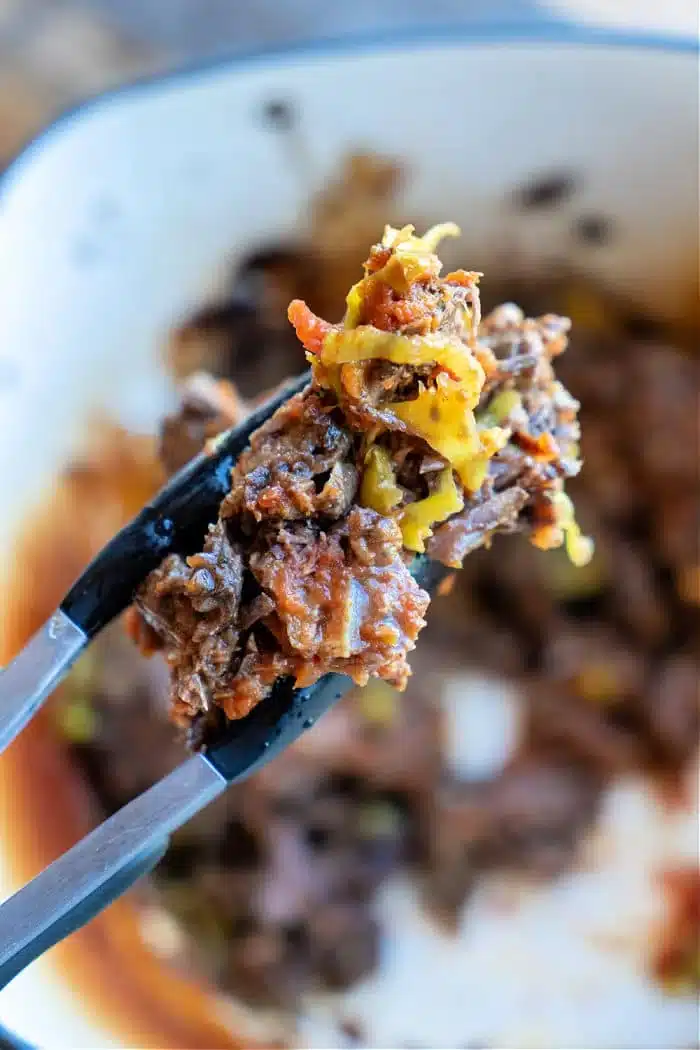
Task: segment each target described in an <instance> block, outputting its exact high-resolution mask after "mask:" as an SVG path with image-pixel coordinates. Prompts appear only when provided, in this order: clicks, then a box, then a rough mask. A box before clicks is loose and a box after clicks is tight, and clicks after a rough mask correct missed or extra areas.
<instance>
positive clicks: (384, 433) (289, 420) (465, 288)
mask: <svg viewBox="0 0 700 1050" xmlns="http://www.w3.org/2000/svg"><path fill="white" fill-rule="evenodd" d="M411 253H413V254H411ZM411 260H413V261H411ZM431 260H432V261H431ZM406 266H408V267H409V269H408V270H405V271H404V269H403V268H405V267H406ZM392 267H393V270H392V271H391V272H392V273H393V276H392V277H391V278H390V279H389V277H385V276H384V275H385V273H386V274H389V271H390V270H391V268H392ZM439 269H440V263H439V260H438V259H437V257H436V256H435V255H433V254H432V249H429V248H427V247H426V242H422V241H421V240H420V239H417V238H415V237H413V234H412V228H411V227H406V228H404V229H403V230H392V229H391V228H390V227H387V230H386V232H385V239H384V241H382V244H381V245H377V246H375V247H374V248H373V249H372V251H371V252H370V257H369V259H368V261H367V263H366V264H365V276H364V278H363V280H362V281H361V282H360V284H358V285H356V286H355V289H354V290H353V292H352V293H351V296H350V297H349V299H348V302H350V300H351V298H352V297H354V299H353V301H354V302H355V303H356V306H355V307H354V309H355V311H356V313H355V315H354V316H353V318H352V319H351V320H350V321H348V322H347V324H345V325H336V326H332V325H330V324H329V323H328V322H327V321H324V320H323V319H321V318H319V317H316V316H315V315H314V314H313V313H312V312H311V311H310V310H309V308H308V307H307V306H306V304H304V303H301V302H299V301H294V302H292V304H291V305H290V308H289V317H290V320H291V321H292V323H293V325H294V327H295V329H296V331H297V335H298V336H299V339H300V340H301V341H302V343H303V345H304V346H305V348H306V350H307V353H308V354H309V355H310V356H311V357H312V358H313V369H312V382H311V384H310V386H309V387H307V389H306V390H304V391H302V392H301V393H299V394H297V395H296V396H294V397H292V398H290V399H289V400H288V401H287V402H286V403H285V404H284V405H282V407H281V408H279V409H278V410H277V411H276V412H275V413H274V415H273V416H272V417H271V418H270V419H269V420H268V421H267V422H266V423H264V424H263V426H261V427H260V428H259V429H258V430H257V431H256V433H255V434H253V436H252V438H251V441H250V447H249V449H248V450H247V451H245V452H244V453H243V454H242V455H241V456H240V458H239V460H238V462H237V463H236V465H235V467H234V469H233V471H232V476H231V489H230V491H229V493H228V494H227V495H226V497H225V498H224V500H223V501H222V503H221V506H220V509H219V520H218V522H217V523H216V525H214V526H212V528H211V530H210V533H209V536H208V538H207V541H206V544H205V549H204V551H203V552H202V553H201V554H198V555H192V556H190V557H188V558H182V557H180V556H177V555H172V556H170V557H169V558H167V559H166V560H165V561H164V563H163V564H162V565H161V566H160V567H159V568H158V569H157V570H156V571H155V572H154V573H152V575H151V576H150V577H149V579H148V580H147V581H146V582H145V583H144V585H143V586H142V587H141V589H140V591H139V593H138V594H137V596H136V608H137V610H138V612H139V614H140V617H141V623H139V622H138V621H134V620H133V618H132V625H131V626H132V633H133V634H134V637H135V638H136V640H137V641H139V642H140V644H141V645H142V647H143V648H144V649H146V650H148V651H152V650H153V649H155V648H158V647H162V648H163V649H164V651H165V655H166V659H167V662H168V665H169V667H170V672H171V676H172V711H173V717H174V719H175V720H176V722H177V723H178V724H179V725H182V726H183V727H185V728H186V727H188V726H189V725H190V724H191V723H192V722H193V720H195V719H196V720H197V721H198V729H197V731H196V732H193V733H191V734H190V740H195V739H196V740H200V739H202V740H203V739H205V738H206V731H207V728H208V727H209V728H211V727H215V725H216V722H215V719H213V716H211V715H210V713H209V712H210V710H211V708H212V707H219V708H221V709H222V710H223V712H224V714H225V715H226V717H227V718H240V717H243V716H244V715H246V714H247V713H248V712H249V711H250V710H251V708H252V707H253V706H254V705H255V704H257V703H258V702H260V700H262V699H264V697H265V696H267V695H268V693H269V692H270V690H271V689H272V687H273V685H274V683H275V682H276V681H277V680H278V679H279V678H281V677H284V676H291V677H292V678H293V679H294V680H295V682H296V684H297V686H299V687H303V686H307V685H311V684H312V683H313V682H315V681H316V680H317V679H318V678H320V677H321V676H322V675H324V674H326V673H328V672H330V671H338V672H341V673H344V674H347V675H350V676H351V677H352V678H353V679H354V680H355V682H356V683H358V684H364V683H366V682H367V681H368V679H369V678H370V677H373V676H374V677H379V678H383V679H384V680H385V681H387V682H389V683H391V684H392V685H394V686H397V687H398V688H400V689H403V688H404V687H405V685H406V682H407V679H408V676H409V674H410V668H409V665H408V662H407V654H408V653H409V652H410V651H411V650H412V649H413V647H414V645H415V641H416V638H417V636H418V633H419V632H420V630H421V628H422V627H423V625H424V622H425V621H424V614H425V611H426V609H427V605H428V601H429V598H428V595H427V594H426V593H425V592H424V591H422V590H421V589H420V588H419V587H418V586H417V584H416V583H415V581H414V580H413V578H412V576H411V574H410V571H409V563H410V557H409V554H410V552H422V551H424V550H425V551H427V553H428V555H429V556H430V557H432V558H436V559H438V560H441V561H443V562H444V563H445V564H446V565H449V566H454V567H458V566H460V565H461V563H462V560H463V559H464V558H465V556H466V555H467V554H469V553H471V552H472V551H474V550H476V549H477V548H478V547H480V546H483V545H488V543H489V541H490V539H491V537H492V536H493V535H494V534H495V533H496V532H513V531H516V530H519V531H523V532H526V533H529V534H530V535H531V537H532V539H533V542H536V543H538V544H539V545H541V546H556V545H557V544H559V543H561V542H562V541H563V538H564V532H563V531H562V529H560V528H559V515H560V513H561V511H560V510H559V509H557V505H556V502H555V501H556V498H557V497H558V496H561V495H562V494H563V493H562V484H563V481H564V480H565V479H566V478H568V477H571V476H573V475H574V474H575V473H576V472H577V470H578V466H579V463H578V459H577V453H576V450H575V447H574V446H575V442H576V441H577V440H578V437H579V431H578V425H577V423H576V412H577V410H578V403H577V402H576V401H575V400H574V399H573V398H572V397H571V396H570V395H569V394H568V393H567V392H566V391H565V390H564V388H563V387H562V386H561V384H560V383H558V382H557V381H556V380H555V376H554V370H553V365H552V359H553V357H554V356H556V355H558V354H559V353H561V351H562V350H563V349H564V348H565V345H566V334H567V332H568V322H567V321H566V320H565V319H562V318H559V317H556V316H555V315H545V316H544V317H541V318H539V319H538V320H527V319H525V318H524V316H523V314H522V313H521V312H520V311H519V310H518V308H517V307H514V306H505V307H501V308H500V310H497V311H496V312H495V313H494V314H492V315H491V316H490V317H487V318H486V320H485V321H484V323H483V330H482V331H481V332H479V333H478V334H479V338H480V341H477V338H476V336H477V332H478V326H479V320H480V308H479V294H478V289H477V281H478V275H477V274H475V273H473V272H470V271H462V270H459V271H454V272H453V273H452V274H448V276H447V278H444V279H441V278H439V276H438V275H439ZM404 272H405V273H406V274H409V275H410V276H408V277H404V278H402V280H403V283H404V285H405V286H406V287H405V289H404V290H403V291H402V292H398V291H397V290H396V287H397V282H398V283H399V284H400V283H401V282H399V279H398V277H397V274H399V273H404ZM392 282H393V283H392ZM348 310H350V307H348ZM330 332H332V333H333V334H334V336H335V338H336V343H334V344H333V345H334V346H335V345H341V343H338V342H337V340H341V341H342V340H343V339H345V340H346V342H347V347H346V350H345V357H343V358H342V359H341V361H342V363H340V364H334V363H333V360H331V359H329V358H327V357H325V358H324V354H327V353H330V350H328V347H327V344H326V342H325V340H326V336H327V335H328V333H330ZM377 336H380V338H381V339H384V342H383V343H381V346H380V345H379V344H378V343H377V340H376V337H377ZM394 338H398V339H399V344H398V346H399V351H396V350H395V348H393V344H391V340H392V339H394ZM387 339H388V340H389V342H387ZM424 339H425V340H427V342H425V344H423V342H422V340H424ZM372 340H374V342H372ZM431 340H433V341H432V342H431ZM375 347H378V348H379V352H375V349H374V348H375ZM383 348H386V350H384V349H383ZM341 349H342V347H341ZM396 352H399V353H400V356H399V359H398V360H393V359H392V354H395V353H396ZM401 355H402V356H403V358H406V355H408V358H407V360H408V361H411V358H412V357H415V358H416V360H415V361H414V362H411V363H406V361H402V356H401ZM426 357H427V358H428V360H427V361H426ZM430 358H433V360H430ZM431 396H434V397H435V398H442V399H443V400H444V404H445V406H446V407H445V411H447V413H448V415H447V422H445V423H444V424H443V428H444V427H446V428H447V430H445V437H449V435H450V428H454V427H461V428H462V429H461V430H460V431H458V432H459V433H460V435H461V437H460V440H461V441H463V443H464V449H465V453H464V454H463V455H462V457H461V458H460V455H459V449H458V448H456V445H455V441H454V439H453V441H452V444H448V445H445V444H444V439H443V440H440V437H439V435H435V436H434V435H432V431H431V429H430V427H431V426H432V427H433V429H435V428H434V423H432V424H428V422H427V420H426V421H424V422H421V421H420V415H419V416H418V417H417V421H416V422H415V423H411V422H410V420H409V421H408V422H406V421H405V420H404V419H403V417H402V416H401V410H402V409H403V408H405V406H406V405H408V406H410V405H411V404H412V403H415V404H416V405H421V404H422V403H424V402H425V399H426V398H429V397H431ZM499 398H500V401H499ZM504 398H505V401H504ZM431 404H433V405H434V406H435V407H436V409H437V401H433V402H431ZM462 405H463V406H464V408H462V407H460V406H462ZM499 405H500V408H499V407H498V406H499ZM504 405H506V407H505V409H504V408H503V406H504ZM469 406H472V407H473V409H474V410H475V412H476V415H474V414H473V412H472V409H471V408H470V407H469ZM494 406H496V407H494ZM239 409H240V403H239V402H238V401H237V400H236V397H235V395H234V394H233V392H232V390H231V389H230V388H229V387H228V386H223V385H222V384H221V383H215V382H213V381H207V380H206V379H205V378H203V377H201V376H199V377H197V378H196V379H195V381H193V382H191V383H190V384H189V385H188V386H187V387H186V389H185V392H184V396H183V402H182V407H181V410H180V412H179V413H178V415H177V416H175V417H171V418H170V419H168V420H166V423H165V425H164V429H163V435H162V450H163V453H164V454H165V455H166V457H167V460H168V462H167V464H166V465H167V466H168V467H170V468H171V469H172V468H173V467H174V466H176V465H179V464H180V462H181V459H182V457H183V456H185V455H186V454H188V453H189V452H190V451H192V450H196V449H198V448H199V447H201V445H202V442H203V440H206V435H211V434H212V432H213V431H215V430H216V428H217V427H221V426H223V425H225V423H226V422H227V421H229V420H230V419H231V418H233V415H234V413H235V411H236V410H239ZM425 411H426V412H427V411H428V410H427V408H426V410H425ZM494 413H497V415H495V416H494ZM431 418H434V417H431ZM470 420H471V423H470ZM496 423H498V424H500V425H501V426H502V427H505V428H506V429H500V430H499V428H498V427H497V426H494V424H496ZM425 426H427V427H428V429H427V430H423V429H421V428H422V427H425ZM470 426H471V431H470ZM479 426H482V427H483V429H481V430H480V429H479ZM482 435H484V436H483V437H482ZM501 435H502V436H501ZM431 441H432V442H433V443H432V444H431ZM484 441H485V442H486V444H483V442H484ZM469 442H471V445H470V444H469ZM470 447H471V448H472V449H474V450H475V451H473V452H472V455H473V456H474V457H475V459H474V464H475V469H476V466H478V464H479V463H481V459H483V473H482V474H481V475H480V478H479V481H477V482H475V483H474V484H475V486H476V487H475V488H474V490H473V491H472V490H470V489H469V488H467V482H466V481H465V480H464V479H463V475H462V474H461V473H460V469H462V470H464V472H465V473H464V476H466V477H471V475H470V474H468V472H467V469H466V465H465V464H464V462H463V460H464V455H466V454H468V453H467V450H468V449H469V448H470ZM448 449H449V450H451V453H450V454H451V455H453V457H456V458H454V461H453V460H450V459H448V458H447V457H446V450H448ZM480 449H483V450H484V451H479V450H480ZM370 453H372V454H375V453H376V455H378V456H379V460H378V462H379V463H380V464H383V466H380V467H377V468H376V469H377V471H380V473H378V474H377V476H376V477H374V479H373V480H369V481H367V476H368V475H367V470H368V469H369V468H368V466H367V465H368V463H369V462H370V460H371V457H370ZM382 457H383V458H382ZM479 457H481V459H480V458H479ZM460 464H461V465H462V466H461V467H460V469H456V468H458V467H459V465H460ZM453 467H454V468H455V469H454V470H453ZM479 469H482V468H481V467H480V468H479ZM381 471H384V475H385V476H384V477H383V479H382V475H381ZM370 478H371V475H370ZM456 478H457V480H458V481H459V487H458V485H457V480H455V479H456ZM481 478H483V480H481ZM365 481H367V484H366V485H365V487H364V489H361V485H362V484H363V483H364V482H365ZM382 486H384V488H383V489H382ZM387 486H388V491H389V492H390V493H391V494H392V495H391V500H392V501H393V503H385V500H386V499H388V498H389V497H388V496H386V495H383V493H385V492H386V491H387ZM445 486H447V489H445ZM450 491H451V495H450V494H449V492H450ZM445 492H448V495H447V497H446V496H445ZM445 499H447V505H449V506H450V507H451V508H452V510H451V513H450V512H449V511H448V513H444V512H442V511H441V510H440V509H438V508H440V507H441V506H442V504H443V503H444V502H445ZM361 504H364V505H361ZM460 506H462V507H463V509H462V510H461V511H460V510H459V507H460ZM433 507H435V508H436V509H434V510H433V509H432V508H433ZM373 508H374V509H373ZM455 511H457V513H455ZM431 514H432V517H430V515H431ZM423 517H425V524H424V523H423ZM446 519H447V520H446ZM409 520H410V521H412V522H413V525H412V526H410V528H409V526H408V525H406V526H405V528H406V529H408V530H409V531H404V522H405V521H406V522H408V521H409ZM567 527H568V526H567ZM407 537H408V538H407ZM424 538H425V539H427V541H428V542H427V547H426V546H425V544H424ZM244 583H245V587H246V601H245V603H244V606H243V608H241V599H242V593H243V588H244Z"/></svg>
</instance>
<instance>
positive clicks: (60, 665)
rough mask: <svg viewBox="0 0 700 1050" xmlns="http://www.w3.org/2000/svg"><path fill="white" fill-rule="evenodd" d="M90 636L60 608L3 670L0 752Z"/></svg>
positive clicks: (46, 694)
mask: <svg viewBox="0 0 700 1050" xmlns="http://www.w3.org/2000/svg"><path fill="white" fill-rule="evenodd" d="M87 644H88V637H87V635H86V634H85V632H84V631H82V630H81V629H80V627H77V626H76V624H74V623H73V621H72V620H71V619H70V618H69V617H68V616H66V614H65V613H64V612H62V611H61V610H60V609H59V610H58V612H56V613H54V615H53V616H52V617H51V619H50V620H47V621H46V623H45V624H44V626H43V627H41V628H40V629H39V630H38V631H37V632H36V634H35V635H34V636H33V637H32V638H31V639H30V640H29V642H28V643H27V645H25V647H24V649H23V650H22V652H21V653H18V654H17V656H16V657H15V658H14V660H13V661H12V662H11V663H9V664H8V665H7V667H5V668H3V669H2V670H0V753H1V752H2V751H4V750H5V748H6V747H7V745H8V744H11V743H12V741H13V740H14V738H15V737H16V736H17V735H18V734H19V733H20V732H21V731H22V729H24V727H25V725H26V724H27V722H29V720H30V719H31V718H32V717H33V716H34V714H35V713H36V712H37V711H38V710H39V708H40V707H41V705H42V704H43V702H44V700H45V699H46V697H47V696H48V695H49V694H50V693H51V692H52V691H53V690H54V689H55V688H56V686H57V685H58V683H59V682H60V681H61V679H62V678H64V677H65V675H66V674H67V673H68V671H69V670H70V668H71V666H72V664H73V663H74V661H75V660H76V658H77V657H78V655H79V654H80V653H81V652H82V650H83V649H84V648H85V646H86V645H87Z"/></svg>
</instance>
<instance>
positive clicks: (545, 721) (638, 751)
mask: <svg viewBox="0 0 700 1050" xmlns="http://www.w3.org/2000/svg"><path fill="white" fill-rule="evenodd" d="M528 701H529V725H528V733H527V736H528V739H529V740H530V741H531V742H532V746H533V748H534V749H535V751H536V752H537V753H539V754H542V755H546V756H551V758H552V760H553V761H562V762H567V763H570V764H571V765H572V767H574V768H584V769H587V770H589V771H590V772H591V773H592V774H594V775H595V777H596V778H597V780H598V782H599V783H600V784H601V785H602V784H603V783H605V782H607V781H608V780H609V779H610V778H611V777H612V776H615V775H617V774H620V773H626V772H629V771H630V770H632V769H636V768H639V766H640V765H642V764H643V763H644V762H645V761H646V759H647V757H648V752H647V748H646V745H645V742H644V740H643V739H640V725H641V718H640V715H639V712H638V711H637V710H636V707H635V704H634V703H633V702H630V701H623V702H620V703H618V704H615V705H613V706H612V707H610V708H603V709H601V708H600V707H597V706H596V704H595V701H591V700H581V699H579V698H577V697H575V696H572V695H571V694H570V693H568V692H567V691H565V690H562V689H557V688H556V687H553V686H552V685H550V684H549V683H548V682H547V681H546V680H545V681H541V680H538V679H535V680H534V681H533V682H532V683H531V684H530V685H529V687H528Z"/></svg>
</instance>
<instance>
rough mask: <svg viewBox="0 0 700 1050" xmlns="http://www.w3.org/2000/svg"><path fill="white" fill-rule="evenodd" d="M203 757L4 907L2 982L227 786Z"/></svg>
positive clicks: (0, 912) (152, 857) (154, 855)
mask: <svg viewBox="0 0 700 1050" xmlns="http://www.w3.org/2000/svg"><path fill="white" fill-rule="evenodd" d="M226 786H227V783H226V780H225V779H224V777H223V776H222V775H221V774H220V773H218V772H217V771H216V769H215V768H214V766H213V765H211V763H210V762H208V761H207V759H206V758H205V757H204V756H203V755H196V756H194V757H193V758H190V759H187V761H185V762H183V763H182V765H180V766H178V767H177V769H175V770H173V772H172V773H170V774H169V775H168V776H167V777H164V778H163V780H161V781H159V782H158V783H157V784H154V785H153V787H151V788H149V789H148V790H147V791H145V792H144V793H143V794H142V795H139V796H138V798H135V799H134V800H133V801H132V802H129V803H128V805H126V806H124V807H123V808H122V809H120V810H119V811H118V812H117V813H115V814H114V816H112V817H110V818H109V819H108V820H106V821H105V822H104V823H103V824H100V826H99V827H98V828H96V829H95V830H94V831H93V832H91V833H90V834H89V835H87V836H86V838H84V839H82V840H81V841H80V842H78V843H77V845H75V846H73V848H72V849H70V850H68V852H67V853H64V854H63V856H61V857H59V858H58V860H56V861H54V863H53V864H51V865H49V867H48V868H46V869H45V870H44V871H42V872H41V874H40V875H37V877H36V878H35V879H33V880H32V881H31V882H30V883H28V884H27V885H26V886H24V887H23V888H22V889H21V890H18V891H17V893H15V894H14V896H12V897H10V898H9V900H7V901H6V902H5V903H4V904H3V905H2V906H1V907H0V988H4V987H5V985H7V984H8V983H9V982H10V981H11V980H12V979H13V977H16V976H17V974H18V973H20V971H21V970H23V969H24V968H25V967H26V966H28V965H29V963H30V962H32V961H33V960H34V959H36V958H38V957H39V956H40V955H42V954H43V952H45V951H46V950H47V949H48V948H50V947H52V946H53V945H54V944H56V943H57V942H58V941H60V940H63V938H64V937H67V936H68V934H69V933H72V932H73V930H75V929H78V927H80V926H83V925H84V924H85V923H86V922H87V921H88V920H89V919H91V918H92V917H93V916H94V915H96V914H97V913H98V912H100V911H102V909H103V908H105V907H106V906H107V905H108V904H110V903H111V902H112V901H113V900H114V899H115V898H116V897H118V896H120V895H121V894H122V893H124V891H125V890H126V889H128V887H129V886H131V885H132V883H134V882H135V881H136V880H137V879H138V878H140V877H141V876H142V875H144V874H146V872H148V871H150V870H151V869H152V868H153V867H155V865H156V864H157V862H158V861H159V860H160V858H161V857H162V856H163V854H164V852H165V850H166V848H167V844H168V836H169V835H170V834H171V833H172V832H173V831H174V830H175V829H176V828H179V827H180V826H181V825H182V824H184V823H185V822H186V821H187V820H189V819H190V817H191V816H193V815H194V814H195V813H196V812H198V811H199V810H200V809H202V807H203V806H205V805H206V804H207V803H208V802H211V801H212V799H214V798H216V796H217V795H219V794H221V792H222V791H224V790H225V789H226Z"/></svg>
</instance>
